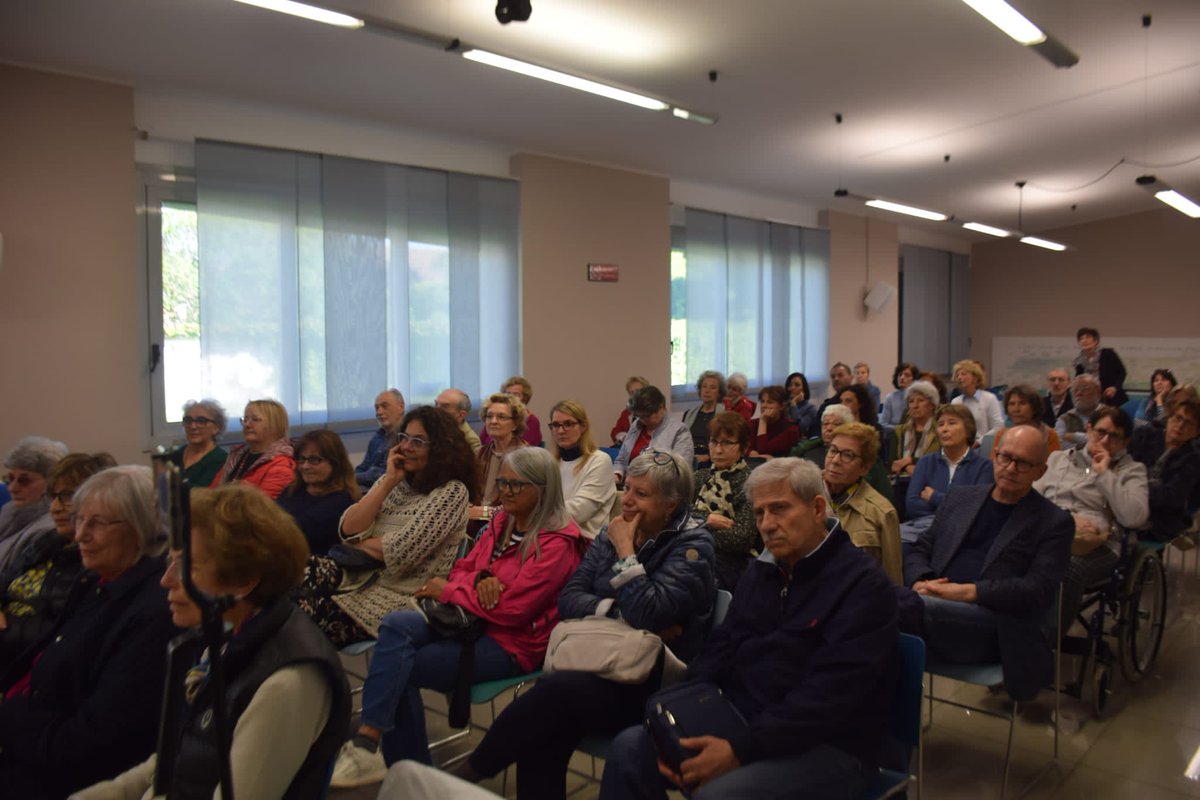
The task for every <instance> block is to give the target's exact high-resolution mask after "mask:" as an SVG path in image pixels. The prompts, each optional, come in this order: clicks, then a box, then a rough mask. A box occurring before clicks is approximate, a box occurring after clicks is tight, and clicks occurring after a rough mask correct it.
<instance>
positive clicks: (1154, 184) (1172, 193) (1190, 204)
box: [1136, 175, 1200, 219]
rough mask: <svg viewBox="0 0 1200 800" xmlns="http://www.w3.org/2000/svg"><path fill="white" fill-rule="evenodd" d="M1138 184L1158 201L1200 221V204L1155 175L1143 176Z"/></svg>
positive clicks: (1138, 180)
mask: <svg viewBox="0 0 1200 800" xmlns="http://www.w3.org/2000/svg"><path fill="white" fill-rule="evenodd" d="M1136 182H1137V185H1138V186H1141V187H1142V188H1143V189H1145V190H1147V191H1148V192H1150V193H1151V194H1153V195H1154V197H1155V199H1156V200H1161V201H1162V202H1164V203H1166V204H1167V205H1169V206H1170V207H1171V208H1173V209H1175V210H1176V211H1178V212H1179V213H1181V214H1186V215H1187V216H1189V217H1191V218H1192V219H1200V204H1198V203H1196V202H1195V201H1194V200H1192V199H1191V198H1189V197H1188V196H1187V195H1185V194H1183V193H1182V192H1179V191H1177V190H1175V189H1172V188H1171V187H1170V186H1168V185H1167V184H1165V183H1163V182H1162V181H1160V180H1159V179H1158V178H1156V177H1154V176H1153V175H1142V176H1141V177H1140V178H1138V179H1137V181H1136Z"/></svg>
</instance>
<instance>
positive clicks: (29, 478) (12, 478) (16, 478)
mask: <svg viewBox="0 0 1200 800" xmlns="http://www.w3.org/2000/svg"><path fill="white" fill-rule="evenodd" d="M38 477H40V476H37V475H30V474H29V473H28V472H22V473H21V474H20V475H14V474H13V473H11V472H10V473H8V474H7V475H5V476H4V482H5V483H7V484H8V485H9V486H29V485H30V484H32V483H33V482H34V481H36V480H37V479H38Z"/></svg>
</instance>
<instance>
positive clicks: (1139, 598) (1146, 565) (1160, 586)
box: [1117, 550, 1167, 683]
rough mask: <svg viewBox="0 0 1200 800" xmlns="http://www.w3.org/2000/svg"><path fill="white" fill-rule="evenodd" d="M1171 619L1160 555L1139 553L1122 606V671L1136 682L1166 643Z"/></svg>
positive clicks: (1164, 573)
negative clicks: (1168, 618)
mask: <svg viewBox="0 0 1200 800" xmlns="http://www.w3.org/2000/svg"><path fill="white" fill-rule="evenodd" d="M1166 616H1167V576H1166V572H1165V571H1164V570H1163V563H1162V559H1161V558H1159V557H1158V554H1157V553H1153V552H1150V551H1147V550H1139V551H1138V552H1137V555H1136V556H1134V559H1133V566H1132V567H1131V569H1130V570H1129V581H1128V584H1127V587H1126V593H1125V597H1124V599H1123V601H1122V606H1121V625H1120V628H1119V631H1120V634H1119V636H1118V641H1117V649H1118V650H1119V651H1120V661H1121V672H1122V673H1123V674H1124V676H1125V679H1126V680H1128V681H1129V682H1130V683H1136V682H1137V681H1140V680H1141V679H1142V676H1143V675H1145V674H1146V672H1147V671H1148V670H1149V669H1150V667H1151V665H1152V664H1153V663H1154V659H1155V657H1156V656H1157V655H1158V646H1159V645H1160V644H1161V643H1162V635H1163V625H1164V623H1165V620H1166Z"/></svg>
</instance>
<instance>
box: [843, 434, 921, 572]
mask: <svg viewBox="0 0 1200 800" xmlns="http://www.w3.org/2000/svg"><path fill="white" fill-rule="evenodd" d="M878 455H879V434H878V433H877V432H876V430H875V429H874V428H873V427H871V426H870V425H867V424H864V423H862V422H851V423H849V424H846V425H841V426H839V427H838V428H837V430H835V431H834V432H833V440H832V441H831V442H830V443H829V448H828V449H827V450H826V451H825V471H824V477H825V488H826V489H827V490H828V492H829V502H830V506H831V507H832V508H833V511H834V513H835V514H836V515H837V518H838V522H840V523H841V525H842V528H843V529H844V530H845V531H846V534H847V535H848V536H849V537H850V541H852V542H854V545H855V546H856V547H858V548H859V549H860V550H863V551H865V552H866V553H867V554H868V555H869V556H871V557H872V558H874V559H875V560H876V561H878V562H879V565H880V566H882V567H883V571H884V572H886V573H887V576H888V577H889V578H891V579H892V582H893V583H895V584H896V585H897V586H903V585H904V572H903V558H902V557H901V549H900V520H899V518H898V517H897V516H896V509H895V508H893V507H892V504H891V503H889V502H888V501H887V499H886V498H885V497H884V496H883V495H881V494H880V493H879V492H877V491H875V490H874V489H873V488H871V485H870V484H869V483H868V482H867V481H866V480H865V478H866V476H867V473H868V472H870V471H871V467H873V466H874V465H875V460H876V458H877V457H878Z"/></svg>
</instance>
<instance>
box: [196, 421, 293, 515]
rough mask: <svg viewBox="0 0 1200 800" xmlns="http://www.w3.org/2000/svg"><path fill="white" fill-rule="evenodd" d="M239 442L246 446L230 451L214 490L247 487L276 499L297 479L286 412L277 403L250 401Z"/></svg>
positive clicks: (214, 484) (213, 483)
mask: <svg viewBox="0 0 1200 800" xmlns="http://www.w3.org/2000/svg"><path fill="white" fill-rule="evenodd" d="M242 438H243V439H244V440H245V442H246V443H245V444H239V445H238V446H237V447H235V448H233V449H232V450H230V451H229V457H228V458H226V459H225V466H223V467H221V472H220V473H219V474H218V475H217V477H216V478H215V479H214V480H213V482H212V485H213V487H217V486H220V485H222V484H226V483H235V482H240V483H248V484H250V485H251V486H257V487H258V488H259V489H261V490H262V491H263V492H265V493H266V494H267V496H268V497H270V498H271V499H272V500H276V499H278V498H279V495H280V494H282V493H283V490H284V489H286V488H287V486H288V484H289V483H291V482H292V479H293V478H294V477H295V476H296V459H295V457H294V456H293V453H292V442H291V440H290V439H288V413H287V409H286V408H284V407H283V404H282V403H280V402H279V401H278V400H251V401H250V402H249V403H247V404H246V411H245V415H244V416H243V417H242Z"/></svg>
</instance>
